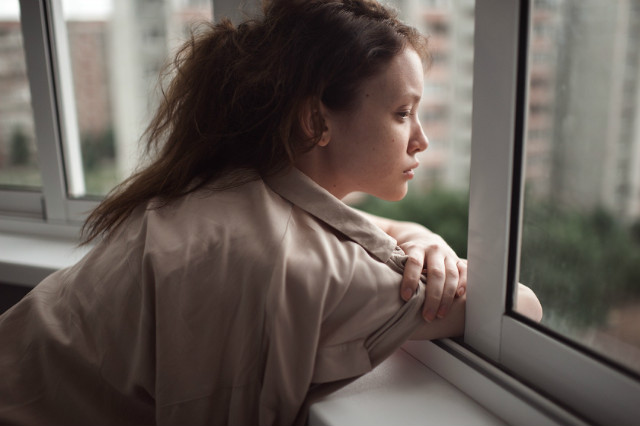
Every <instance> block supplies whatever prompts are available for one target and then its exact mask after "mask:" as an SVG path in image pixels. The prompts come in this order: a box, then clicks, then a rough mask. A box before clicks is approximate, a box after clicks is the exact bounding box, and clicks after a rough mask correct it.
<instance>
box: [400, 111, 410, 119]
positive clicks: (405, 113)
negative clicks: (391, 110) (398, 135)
mask: <svg viewBox="0 0 640 426" xmlns="http://www.w3.org/2000/svg"><path fill="white" fill-rule="evenodd" d="M410 115H411V111H401V112H399V113H398V116H399V117H400V118H407V117H409V116H410Z"/></svg>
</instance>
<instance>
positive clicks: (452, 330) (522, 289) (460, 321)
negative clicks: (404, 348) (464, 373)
mask: <svg viewBox="0 0 640 426" xmlns="http://www.w3.org/2000/svg"><path fill="white" fill-rule="evenodd" d="M466 301H467V297H466V295H463V296H461V297H457V298H456V299H455V300H454V301H453V303H452V304H451V310H450V311H449V315H447V317H446V318H443V319H437V320H435V321H434V322H431V323H426V324H424V325H423V326H422V327H420V328H419V329H418V330H416V332H415V333H413V335H412V336H411V339H412V340H434V339H442V338H445V337H458V336H462V335H463V334H464V319H465V304H466ZM516 306H517V311H518V313H519V314H521V315H524V316H526V317H527V318H529V319H531V320H533V321H536V322H540V320H541V319H542V306H541V305H540V301H539V300H538V298H537V297H536V295H535V293H534V292H533V291H531V289H530V288H529V287H527V286H525V285H523V284H518V295H517V299H516Z"/></svg>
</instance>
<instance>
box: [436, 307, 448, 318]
mask: <svg viewBox="0 0 640 426" xmlns="http://www.w3.org/2000/svg"><path fill="white" fill-rule="evenodd" d="M445 315H447V310H446V309H445V308H440V310H439V311H438V318H440V319H442V318H444V316H445Z"/></svg>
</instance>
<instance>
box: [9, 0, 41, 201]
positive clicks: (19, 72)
mask: <svg viewBox="0 0 640 426" xmlns="http://www.w3.org/2000/svg"><path fill="white" fill-rule="evenodd" d="M4 7H5V9H4V10H2V11H0V13H1V14H0V57H1V58H2V61H0V94H1V96H2V102H1V103H0V185H2V186H13V187H27V188H38V187H40V186H41V183H42V178H41V176H40V170H39V168H38V159H37V155H36V148H35V127H34V124H33V112H32V110H31V91H30V89H29V79H28V78H27V66H26V61H25V56H24V43H23V41H22V28H21V22H20V5H19V4H18V0H9V1H8V2H6V4H5V6H4Z"/></svg>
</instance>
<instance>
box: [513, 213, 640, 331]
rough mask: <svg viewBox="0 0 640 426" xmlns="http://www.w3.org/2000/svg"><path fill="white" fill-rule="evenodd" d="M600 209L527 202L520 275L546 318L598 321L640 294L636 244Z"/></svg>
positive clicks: (639, 259)
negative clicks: (536, 297)
mask: <svg viewBox="0 0 640 426" xmlns="http://www.w3.org/2000/svg"><path fill="white" fill-rule="evenodd" d="M632 235H633V234H632V233H630V232H629V231H628V229H627V228H626V227H625V226H624V225H623V224H622V223H621V222H618V221H616V220H615V219H614V217H613V216H612V215H611V214H609V213H608V212H606V211H605V210H603V209H595V210H594V211H592V212H581V211H568V210H559V209H558V208H556V207H554V206H549V205H544V204H534V205H531V206H527V209H526V211H525V216H524V224H523V238H522V251H521V268H520V281H521V282H523V283H524V284H527V285H529V286H530V287H531V288H532V289H533V290H534V291H535V292H536V294H537V295H538V297H539V299H540V302H541V303H542V306H543V307H544V310H545V317H547V318H546V320H548V321H550V322H558V325H559V324H560V323H562V324H564V325H567V326H570V327H585V326H588V325H591V324H602V323H604V322H605V320H606V316H607V314H608V312H609V309H610V308H611V307H612V306H614V305H616V304H619V303H621V302H623V301H624V300H625V299H628V298H636V297H640V268H639V267H638V265H640V263H639V262H640V245H639V244H638V241H637V240H634V239H633V238H632Z"/></svg>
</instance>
